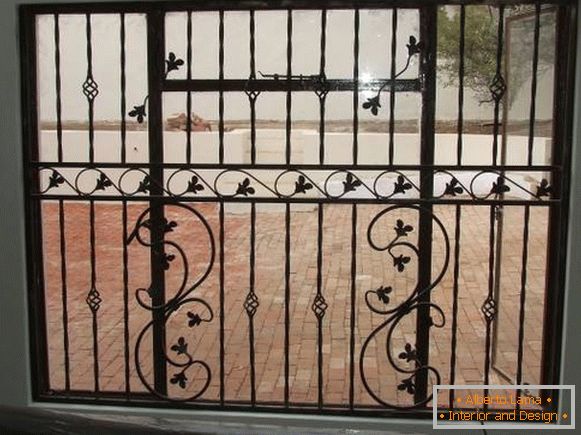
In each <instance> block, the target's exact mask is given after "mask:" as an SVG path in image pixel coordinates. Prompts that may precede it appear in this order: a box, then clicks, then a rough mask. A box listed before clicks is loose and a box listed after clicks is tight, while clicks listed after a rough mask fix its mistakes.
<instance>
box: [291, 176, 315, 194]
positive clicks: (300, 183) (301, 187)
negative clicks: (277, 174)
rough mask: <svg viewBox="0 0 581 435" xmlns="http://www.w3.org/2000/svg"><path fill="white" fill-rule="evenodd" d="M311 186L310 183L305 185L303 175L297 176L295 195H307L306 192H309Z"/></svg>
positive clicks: (305, 181)
mask: <svg viewBox="0 0 581 435" xmlns="http://www.w3.org/2000/svg"><path fill="white" fill-rule="evenodd" d="M312 188H313V185H312V184H311V183H307V180H306V179H305V176H304V175H299V178H298V180H297V181H295V194H296V193H307V190H311V189H312Z"/></svg>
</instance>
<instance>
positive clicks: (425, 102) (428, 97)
mask: <svg viewBox="0 0 581 435" xmlns="http://www.w3.org/2000/svg"><path fill="white" fill-rule="evenodd" d="M436 22H437V6H426V7H425V8H422V9H421V10H420V41H425V48H424V51H423V52H422V53H421V61H420V68H421V74H422V75H423V78H424V79H423V86H422V123H421V138H420V144H421V145H420V146H421V148H420V164H421V166H422V169H421V170H420V179H421V182H420V196H421V198H430V197H431V196H432V195H433V190H434V180H433V173H432V171H431V170H430V169H429V167H430V166H432V165H433V164H434V131H435V110H436V49H437V37H436V35H437V25H436ZM432 225H433V224H432V205H431V204H426V205H425V206H423V207H422V209H421V211H420V216H419V233H418V249H419V252H420V253H421V255H420V258H419V260H418V261H419V264H418V288H419V289H420V291H421V289H425V288H428V287H429V286H430V284H431V275H432ZM430 293H431V292H430V291H427V292H424V293H422V295H421V296H420V297H419V298H418V302H419V303H423V304H424V305H421V306H420V307H419V308H418V310H417V317H416V331H417V335H416V337H417V338H416V339H417V343H416V349H417V357H418V361H419V363H420V364H421V365H422V366H426V365H428V362H429V349H430V344H429V343H430V326H431V317H430V307H429V306H428V305H426V304H427V303H429V302H430V298H431V294H430ZM427 389H428V373H427V371H426V370H420V371H419V372H418V375H417V377H416V391H415V393H414V400H415V402H416V403H417V402H421V401H423V400H425V398H426V397H427V396H426V395H427Z"/></svg>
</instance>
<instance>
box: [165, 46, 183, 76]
mask: <svg viewBox="0 0 581 435" xmlns="http://www.w3.org/2000/svg"><path fill="white" fill-rule="evenodd" d="M183 64H184V61H183V60H182V59H179V58H177V57H176V55H175V53H174V52H170V53H169V55H168V58H167V59H166V60H165V66H166V72H165V75H166V76H167V75H168V74H169V72H170V71H176V70H178V69H180V66H182V65H183Z"/></svg>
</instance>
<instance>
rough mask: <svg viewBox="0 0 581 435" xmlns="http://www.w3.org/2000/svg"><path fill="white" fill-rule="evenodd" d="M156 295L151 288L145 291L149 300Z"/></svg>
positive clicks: (155, 290)
mask: <svg viewBox="0 0 581 435" xmlns="http://www.w3.org/2000/svg"><path fill="white" fill-rule="evenodd" d="M157 293H158V291H157V289H155V288H153V287H149V288H148V289H147V294H148V295H149V297H150V298H152V299H153V297H155V295H156V294H157Z"/></svg>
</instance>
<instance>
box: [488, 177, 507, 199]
mask: <svg viewBox="0 0 581 435" xmlns="http://www.w3.org/2000/svg"><path fill="white" fill-rule="evenodd" d="M509 191H510V187H509V186H507V185H506V184H503V183H502V178H501V177H498V178H497V179H496V181H493V182H492V188H491V189H490V193H493V194H495V195H500V194H502V193H506V192H509Z"/></svg>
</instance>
